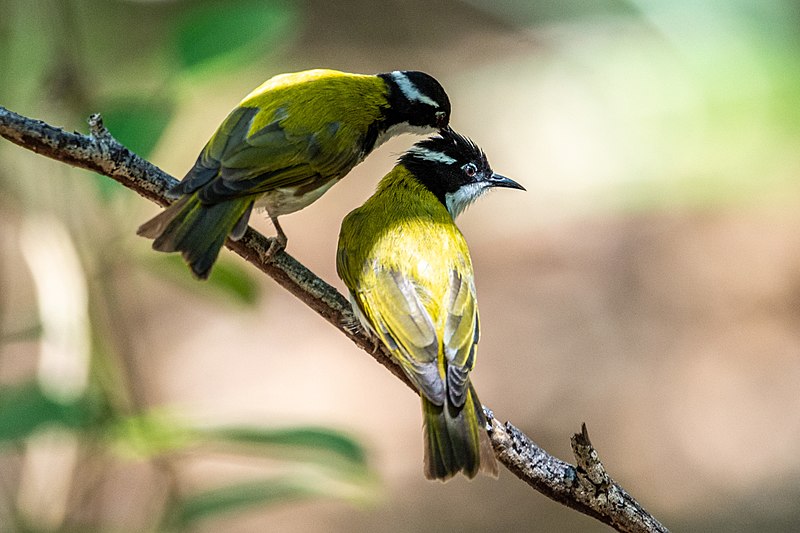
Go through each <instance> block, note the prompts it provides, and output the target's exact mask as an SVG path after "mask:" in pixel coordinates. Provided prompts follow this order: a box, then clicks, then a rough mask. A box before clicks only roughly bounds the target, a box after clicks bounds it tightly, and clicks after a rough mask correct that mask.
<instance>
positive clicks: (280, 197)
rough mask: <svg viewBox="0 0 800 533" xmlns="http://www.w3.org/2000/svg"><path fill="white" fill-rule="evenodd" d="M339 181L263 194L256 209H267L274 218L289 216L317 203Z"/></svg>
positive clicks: (285, 188) (257, 202)
mask: <svg viewBox="0 0 800 533" xmlns="http://www.w3.org/2000/svg"><path fill="white" fill-rule="evenodd" d="M337 181H338V180H335V179H333V180H328V181H326V182H323V183H321V184H320V185H319V186H317V187H313V188H311V187H308V186H305V187H281V188H277V189H274V190H271V191H269V192H266V193H264V194H262V195H261V196H260V197H259V199H258V200H256V204H255V205H256V207H260V208H263V209H266V211H267V213H269V214H270V216H273V217H279V216H281V215H288V214H289V213H294V212H295V211H299V210H301V209H303V208H304V207H306V206H308V205H310V204H312V203H314V202H316V201H317V200H318V199H319V198H320V197H321V196H322V195H323V194H325V193H326V192H327V191H328V189H330V188H331V187H332V186H333V184H334V183H336V182H337Z"/></svg>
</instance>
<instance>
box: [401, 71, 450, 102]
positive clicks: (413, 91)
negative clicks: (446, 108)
mask: <svg viewBox="0 0 800 533" xmlns="http://www.w3.org/2000/svg"><path fill="white" fill-rule="evenodd" d="M392 78H393V79H394V82H395V83H396V84H397V86H398V87H400V91H401V92H402V93H403V95H405V97H406V98H408V101H409V102H420V103H422V104H427V105H429V106H431V107H434V108H438V107H439V104H437V103H436V102H435V101H434V100H433V99H431V97H429V96H427V95H424V94H422V93H421V92H419V89H417V86H416V85H414V84H413V83H412V81H411V80H410V79H408V76H406V75H405V74H403V73H402V72H400V71H399V70H395V71H394V72H392Z"/></svg>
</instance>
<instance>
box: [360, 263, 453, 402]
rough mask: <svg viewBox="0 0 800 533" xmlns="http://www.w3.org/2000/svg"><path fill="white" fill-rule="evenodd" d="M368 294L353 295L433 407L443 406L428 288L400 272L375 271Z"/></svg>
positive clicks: (443, 399) (442, 380)
mask: <svg viewBox="0 0 800 533" xmlns="http://www.w3.org/2000/svg"><path fill="white" fill-rule="evenodd" d="M368 275H370V276H375V278H374V279H372V280H370V283H369V289H368V290H363V291H362V290H356V291H351V293H352V295H353V297H354V298H353V299H354V300H355V302H356V304H357V305H358V307H359V310H360V311H361V313H362V314H363V315H364V316H365V317H366V318H367V320H368V322H369V323H370V324H371V325H372V329H373V331H374V332H375V334H376V335H377V336H378V337H379V338H380V339H381V341H382V342H383V343H384V344H385V345H386V347H387V348H389V350H390V351H391V352H392V354H393V355H394V356H395V359H396V360H397V361H398V362H399V363H400V366H401V368H402V369H403V371H404V372H405V374H406V375H407V376H408V377H409V379H410V380H411V381H412V382H413V383H414V385H415V386H416V387H417V389H418V390H419V391H420V392H421V393H422V394H424V395H425V397H426V398H428V400H430V401H431V403H433V404H435V405H439V406H441V405H443V404H444V401H445V384H444V379H443V376H442V374H441V373H440V370H439V345H440V342H439V337H438V335H437V332H436V327H435V326H434V323H433V320H432V318H431V315H430V313H429V312H428V310H427V309H426V308H425V304H424V302H426V301H430V293H429V291H428V290H427V289H426V288H425V287H422V286H420V285H419V284H416V283H414V282H413V280H411V279H409V278H408V277H406V276H404V275H403V274H402V273H401V272H398V271H396V270H388V269H375V270H372V271H370V273H369V274H368Z"/></svg>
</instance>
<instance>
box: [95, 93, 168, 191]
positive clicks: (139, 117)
mask: <svg viewBox="0 0 800 533" xmlns="http://www.w3.org/2000/svg"><path fill="white" fill-rule="evenodd" d="M174 107H175V106H174V103H173V102H172V101H171V100H167V99H159V98H153V97H138V96H128V97H124V98H115V99H112V100H109V101H107V102H105V103H103V104H101V105H100V109H101V110H102V114H103V123H104V124H105V126H106V127H107V128H108V130H109V131H110V132H111V134H112V135H113V136H114V137H115V138H116V139H117V140H118V141H119V142H121V143H122V144H124V145H125V146H126V147H128V148H130V149H131V150H132V151H134V152H136V153H137V154H139V155H140V156H142V157H144V158H147V157H148V156H149V155H150V152H152V150H153V148H155V146H156V144H157V143H158V140H159V139H160V138H161V134H162V133H164V129H166V127H167V125H168V124H169V121H170V120H171V119H172V115H173V113H174ZM105 181H110V180H108V179H105Z"/></svg>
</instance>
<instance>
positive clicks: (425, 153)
mask: <svg viewBox="0 0 800 533" xmlns="http://www.w3.org/2000/svg"><path fill="white" fill-rule="evenodd" d="M408 152H409V153H411V154H414V156H415V157H416V158H418V159H422V160H424V161H430V162H432V163H444V164H445V165H452V164H453V163H455V162H456V160H455V159H453V158H452V157H450V156H449V155H447V154H445V153H443V152H435V151H433V150H428V149H427V148H415V147H412V148H411V149H409V151H408Z"/></svg>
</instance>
